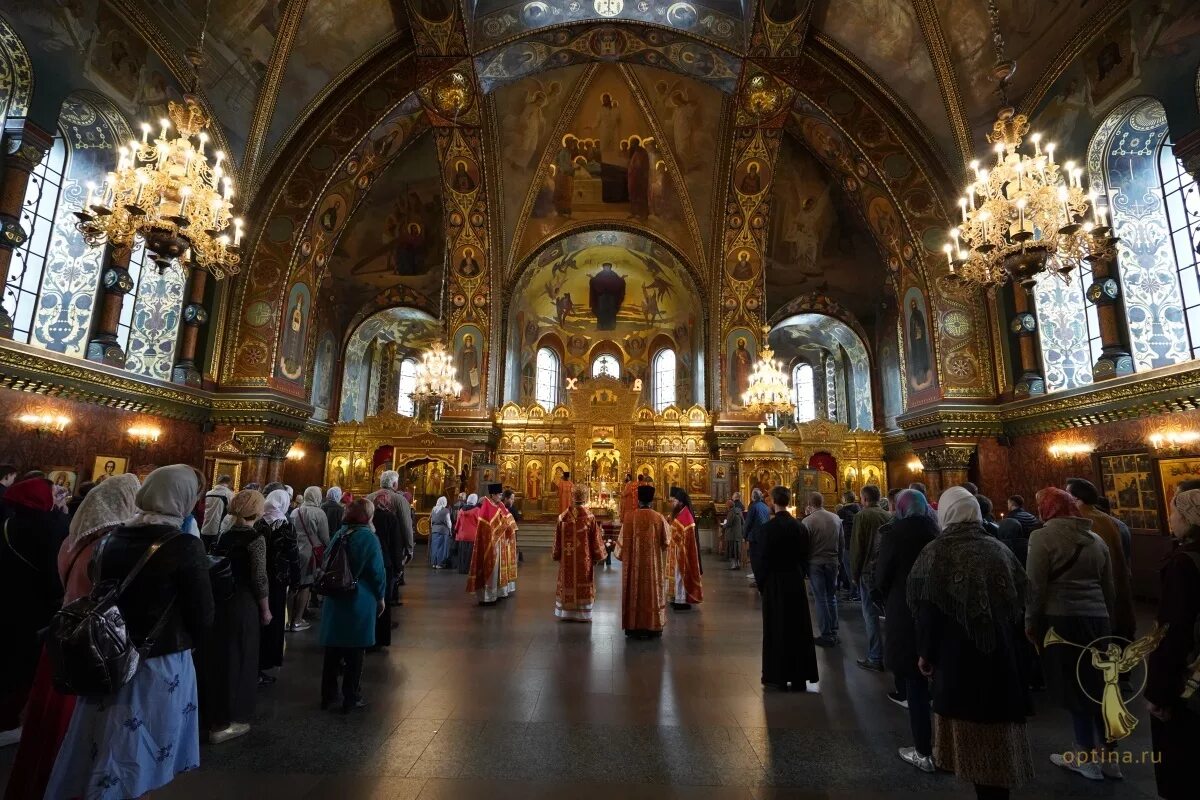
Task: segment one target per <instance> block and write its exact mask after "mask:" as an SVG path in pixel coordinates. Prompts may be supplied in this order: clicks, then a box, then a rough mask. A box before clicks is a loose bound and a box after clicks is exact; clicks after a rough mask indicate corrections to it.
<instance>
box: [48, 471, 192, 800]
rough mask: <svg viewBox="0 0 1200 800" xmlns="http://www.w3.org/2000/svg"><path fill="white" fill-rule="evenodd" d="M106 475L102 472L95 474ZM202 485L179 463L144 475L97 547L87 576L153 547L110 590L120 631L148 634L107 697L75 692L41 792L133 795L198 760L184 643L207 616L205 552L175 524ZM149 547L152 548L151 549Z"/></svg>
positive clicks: (126, 565) (118, 571) (101, 576)
mask: <svg viewBox="0 0 1200 800" xmlns="http://www.w3.org/2000/svg"><path fill="white" fill-rule="evenodd" d="M105 483H107V481H105ZM202 492H203V486H202V485H201V482H200V481H199V480H198V479H197V477H196V471H195V470H194V469H192V468H191V467H189V466H186V465H184V464H175V465H172V466H169V467H160V468H158V469H156V470H154V471H153V472H151V473H150V475H149V476H147V477H146V482H145V483H144V484H143V485H142V488H141V489H139V490H138V493H137V496H136V498H135V501H136V503H137V508H138V512H137V514H136V515H135V516H134V518H133V519H132V520H130V521H129V522H128V523H126V524H125V525H122V526H121V527H120V528H117V529H116V530H115V531H113V532H112V533H111V534H110V535H109V536H108V537H107V538H106V539H105V542H104V546H103V547H100V548H97V552H96V554H95V556H94V557H93V562H92V575H93V577H95V578H96V580H97V582H99V583H108V582H109V581H118V582H119V581H121V580H124V578H125V577H126V576H127V575H128V574H129V573H130V571H131V570H132V569H133V568H134V565H135V564H136V563H137V562H138V561H139V560H140V559H141V558H142V556H143V555H145V554H146V553H147V551H151V552H152V553H153V554H152V555H151V556H150V558H149V560H147V561H146V563H145V565H144V566H143V568H142V569H141V571H140V572H138V573H137V575H136V577H135V578H134V579H133V581H132V582H131V583H130V585H129V588H127V589H126V590H125V591H124V592H123V593H122V594H121V596H120V597H118V598H117V607H118V608H119V609H120V610H121V615H122V616H123V617H124V618H125V625H126V628H127V630H128V632H129V638H130V639H131V640H132V641H133V643H134V644H136V645H138V646H140V647H144V646H145V645H146V643H147V639H148V638H149V637H150V634H151V632H153V634H154V636H153V641H152V642H151V643H150V646H149V649H148V651H147V652H146V653H145V654H144V660H143V661H142V662H141V665H140V666H139V667H138V670H137V672H135V673H134V675H133V678H132V679H130V681H129V683H127V684H125V685H124V686H122V687H121V688H120V689H119V690H118V691H117V692H116V694H114V695H110V696H107V697H80V698H78V700H77V702H76V704H75V712H74V714H73V715H72V717H71V724H70V728H69V729H68V731H67V735H66V738H65V739H64V740H63V743H62V748H61V749H60V751H59V754H58V760H57V761H55V762H54V770H53V772H52V774H51V775H50V782H49V785H48V786H47V788H46V797H93V796H95V794H96V792H97V791H100V790H99V789H98V788H97V787H104V792H105V793H106V794H107V796H110V797H141V796H142V795H144V794H146V793H147V792H151V791H153V790H155V789H159V788H161V787H162V786H165V785H166V784H168V783H170V782H171V781H172V780H173V779H174V778H175V776H176V775H177V774H179V773H180V772H185V771H187V770H192V769H196V768H197V767H198V766H199V764H200V736H199V733H200V729H199V724H198V720H197V715H196V708H197V706H196V704H197V702H198V697H197V694H196V671H195V668H194V667H193V664H192V655H191V653H190V652H189V651H190V650H191V649H192V648H193V646H194V644H195V643H196V642H198V641H200V640H201V638H202V637H203V635H204V631H205V629H206V628H207V627H208V626H209V625H211V624H212V619H213V599H212V588H211V584H210V583H209V577H208V567H209V561H208V556H207V555H206V554H205V552H204V545H203V544H201V542H200V540H199V539H197V538H196V537H194V536H188V535H186V534H183V533H182V532H181V531H180V527H181V526H182V524H183V518H184V517H185V516H187V514H188V512H189V511H190V510H191V509H192V507H193V506H195V505H196V501H197V500H198V499H199V498H200V496H201V494H202ZM151 548H153V550H151Z"/></svg>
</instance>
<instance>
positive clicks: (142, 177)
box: [133, 172, 150, 206]
mask: <svg viewBox="0 0 1200 800" xmlns="http://www.w3.org/2000/svg"><path fill="white" fill-rule="evenodd" d="M149 180H150V179H149V178H148V177H146V173H144V172H139V173H138V176H137V185H138V190H137V196H136V197H134V198H133V204H134V205H135V206H136V205H140V204H141V202H142V190H143V189H145V188H146V183H147V182H148V181H149Z"/></svg>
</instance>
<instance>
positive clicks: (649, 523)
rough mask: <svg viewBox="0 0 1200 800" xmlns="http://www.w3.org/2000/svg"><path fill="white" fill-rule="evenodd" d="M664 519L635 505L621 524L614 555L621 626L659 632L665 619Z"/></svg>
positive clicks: (665, 522) (665, 546)
mask: <svg viewBox="0 0 1200 800" xmlns="http://www.w3.org/2000/svg"><path fill="white" fill-rule="evenodd" d="M668 539H669V534H668V526H667V519H666V517H664V516H663V515H662V514H660V513H658V512H657V511H655V510H654V509H652V508H638V509H637V510H636V511H634V512H633V513H632V514H630V515H629V518H628V521H627V522H625V523H624V524H623V525H621V536H620V539H619V541H618V542H617V549H616V552H615V553H614V554H613V555H615V556H616V557H617V558H618V559H619V560H620V561H621V564H622V569H621V627H622V628H624V629H625V630H627V631H661V630H662V629H663V626H664V625H665V624H666V622H667V594H666V580H665V579H666V571H667V570H666V566H667V561H666V555H667V547H668Z"/></svg>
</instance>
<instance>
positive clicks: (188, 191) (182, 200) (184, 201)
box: [179, 186, 192, 217]
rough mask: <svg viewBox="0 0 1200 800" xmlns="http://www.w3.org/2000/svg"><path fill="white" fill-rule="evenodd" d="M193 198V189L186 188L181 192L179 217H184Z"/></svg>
mask: <svg viewBox="0 0 1200 800" xmlns="http://www.w3.org/2000/svg"><path fill="white" fill-rule="evenodd" d="M191 196H192V187H190V186H184V187H183V188H181V189H180V190H179V216H181V217H182V216H184V213H183V212H184V211H185V210H186V209H187V201H188V198H189V197H191Z"/></svg>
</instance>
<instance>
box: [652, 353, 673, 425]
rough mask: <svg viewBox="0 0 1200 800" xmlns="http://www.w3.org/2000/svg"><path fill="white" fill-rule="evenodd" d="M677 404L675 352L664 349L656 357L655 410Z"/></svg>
mask: <svg viewBox="0 0 1200 800" xmlns="http://www.w3.org/2000/svg"><path fill="white" fill-rule="evenodd" d="M674 403H675V351H674V350H669V349H663V350H659V351H658V355H656V356H655V357H654V410H655V411H662V410H663V409H664V408H666V407H667V406H670V405H674Z"/></svg>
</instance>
